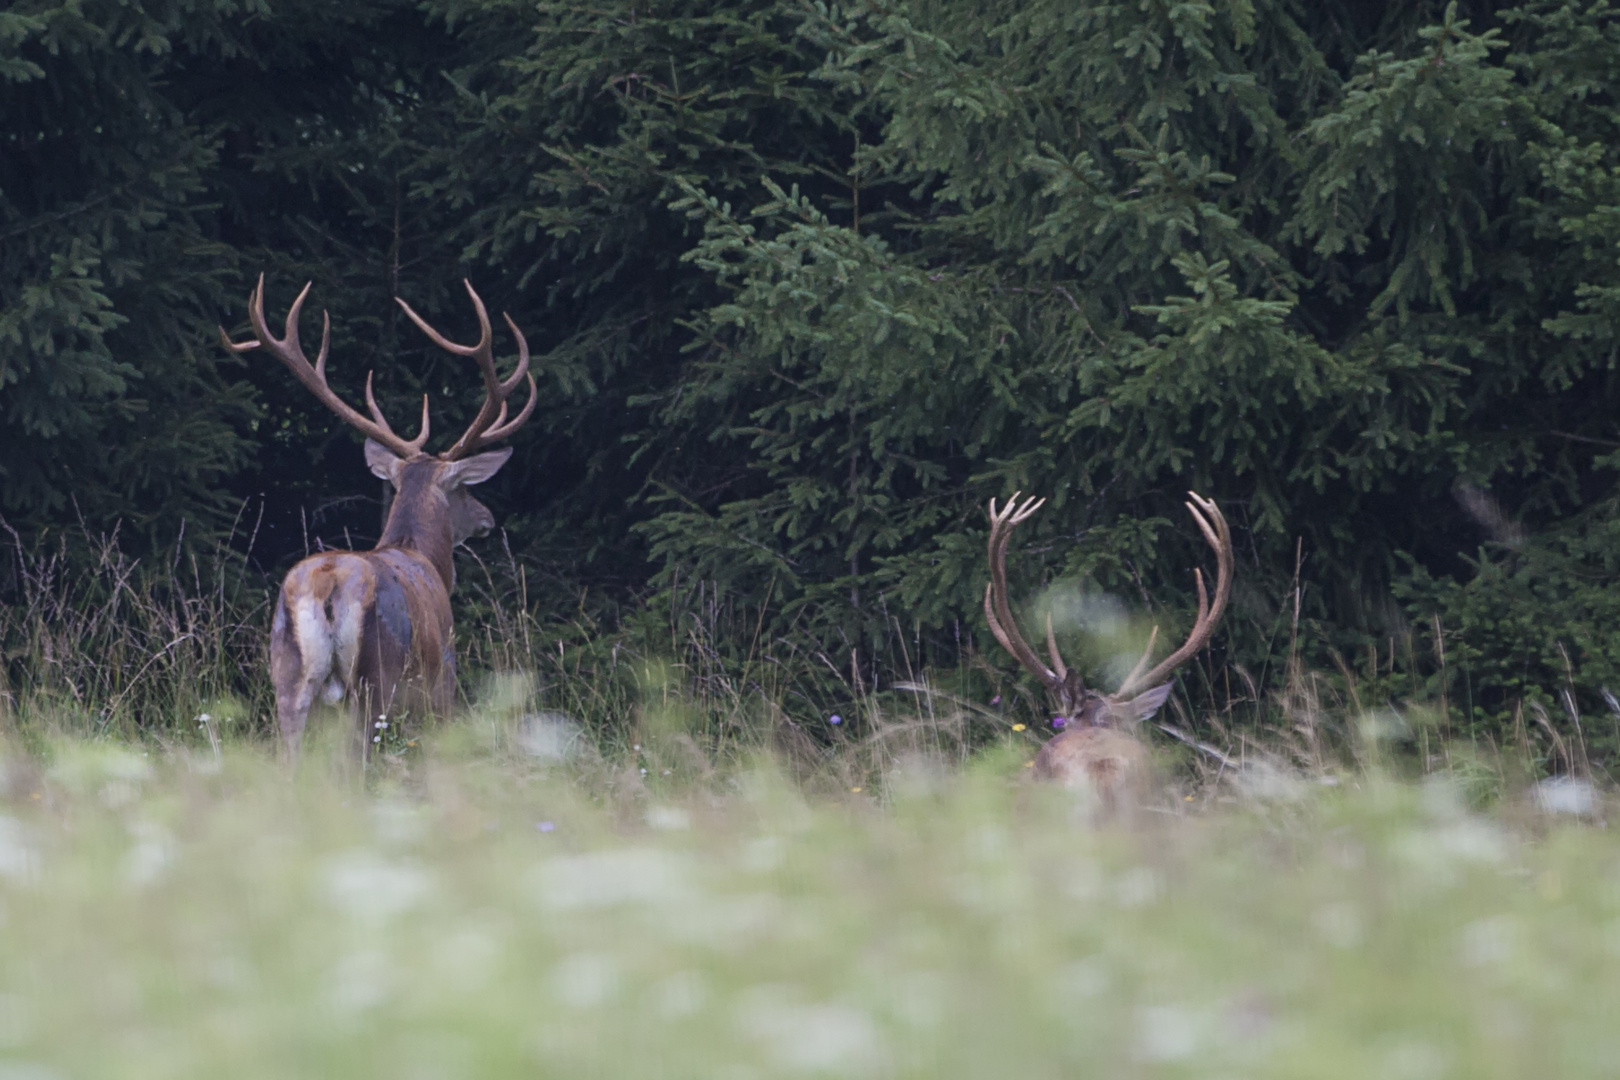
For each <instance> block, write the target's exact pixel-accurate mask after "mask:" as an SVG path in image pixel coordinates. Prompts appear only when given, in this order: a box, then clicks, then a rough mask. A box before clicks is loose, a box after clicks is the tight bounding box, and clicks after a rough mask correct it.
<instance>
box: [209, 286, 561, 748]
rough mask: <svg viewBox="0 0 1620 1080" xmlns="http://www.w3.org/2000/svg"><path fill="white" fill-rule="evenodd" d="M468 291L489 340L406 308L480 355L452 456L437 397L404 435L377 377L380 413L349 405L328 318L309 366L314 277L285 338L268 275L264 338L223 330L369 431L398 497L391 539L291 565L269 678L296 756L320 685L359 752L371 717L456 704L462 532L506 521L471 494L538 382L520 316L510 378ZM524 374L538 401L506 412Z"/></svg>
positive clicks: (260, 294) (371, 456) (259, 333)
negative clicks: (331, 363) (273, 329)
mask: <svg viewBox="0 0 1620 1080" xmlns="http://www.w3.org/2000/svg"><path fill="white" fill-rule="evenodd" d="M463 284H465V285H466V286H467V295H468V296H470V297H472V302H473V308H474V310H476V311H477V312H478V325H479V328H480V330H481V331H482V336H481V337H480V338H479V340H478V344H476V345H457V344H455V343H454V342H451V341H449V340H447V339H445V337H444V336H443V335H441V334H440V333H439V332H438V331H436V330H434V329H433V328H432V327H431V326H429V325H428V324H427V323H426V322H425V321H424V320H423V319H422V317H421V316H419V315H417V313H416V312H414V311H412V310H411V307H410V305H409V304H407V303H405V301H403V300H399V301H398V303H399V306H400V307H402V308H404V309H405V314H406V315H408V316H410V318H411V321H412V322H414V323H415V324H416V325H417V326H419V327H420V328H421V329H422V331H423V332H424V333H426V334H427V336H428V337H429V338H431V339H432V340H433V342H434V344H436V345H438V346H439V347H440V348H441V349H444V350H446V351H447V352H451V353H454V354H455V355H457V356H470V357H472V359H473V360H474V362H476V363H477V365H478V370H479V373H480V374H481V375H482V376H483V380H484V403H483V406H482V407H481V408H479V410H478V415H477V416H475V417H474V418H473V422H472V423H471V424H470V425H469V426H468V428H467V430H466V431H465V432H463V433H462V436H461V438H459V439H457V440H456V442H455V445H453V446H451V447H450V449H448V450H446V451H444V452H443V453H442V454H437V455H432V454H427V453H424V452H423V450H422V445H423V444H424V443H425V442H427V438H428V399H427V396H426V395H423V397H422V429H421V431H420V432H419V433H418V434H417V436H416V438H414V439H409V440H407V439H404V438H401V437H400V436H398V435H396V434H394V431H393V429H392V428H390V427H389V426H388V421H387V420H385V419H384V418H383V414H382V410H381V409H379V408H378V407H377V400H376V398H375V397H373V396H372V392H371V376H370V375H369V374H368V375H367V376H366V409H367V410H368V411H369V412H370V414H371V416H370V417H369V418H367V417H365V416H362V415H361V414H360V413H359V412H358V411H357V410H355V409H354V408H352V407H350V406H349V405H348V404H347V403H346V402H344V401H343V399H341V398H340V397H338V396H337V394H335V393H333V391H332V388H331V387H330V386H328V385H327V383H326V351H327V346H328V345H329V344H330V342H331V336H332V320H331V317H330V316H328V315H326V314H325V313H324V312H323V313H322V327H321V351H320V354H319V355H317V356H316V357H315V363H314V365H313V366H311V365H310V362H309V360H308V359H307V358H306V357H305V356H304V350H303V348H302V347H301V346H300V345H299V343H298V315H299V311H300V310H301V309H302V308H303V306H304V298H305V297H307V296H308V295H309V290H310V286H309V285H305V286H304V291H303V292H301V293H299V294H298V299H297V300H295V301H293V305H292V308H291V309H290V310H289V311H288V312H287V325H286V329H285V330H284V331H283V334H282V337H281V338H280V339H279V340H278V339H277V338H275V337H274V336H272V335H271V333H270V331H269V328H268V327H267V326H266V324H265V321H264V276H263V275H260V277H259V285H258V288H256V289H254V290H253V295H252V296H251V297H249V299H248V320H249V322H250V324H251V325H252V327H253V333H254V339H253V340H251V341H244V342H241V343H239V344H238V343H236V342H233V341H231V339H230V337H229V335H227V334H226V333H225V331H224V329H223V328H221V329H220V332H219V336H220V340H221V341H223V342H224V343H225V347H226V348H227V349H230V350H231V351H232V352H238V353H241V352H247V351H248V350H250V349H258V348H263V349H265V350H266V351H267V352H269V353H270V354H272V355H273V356H275V358H276V359H278V360H280V361H281V362H282V363H283V364H285V365H287V368H288V370H289V371H291V372H292V373H293V375H294V377H296V378H297V379H298V381H299V382H301V383H303V384H304V386H305V387H306V388H307V389H308V390H309V391H310V392H311V393H312V394H314V395H315V397H316V398H317V399H319V400H320V402H321V403H322V404H323V405H325V406H326V407H327V408H328V409H331V410H332V411H333V412H334V413H336V414H337V415H338V416H339V417H340V418H342V419H343V420H344V421H346V422H347V423H348V424H349V425H351V426H352V427H354V428H356V429H357V430H359V431H360V432H361V433H362V434H363V435H365V436H366V464H367V465H369V466H371V471H372V472H373V473H375V474H376V475H377V476H379V477H381V478H382V479H384V480H386V481H388V482H389V484H391V485H392V486H393V489H394V501H393V505H392V506H391V507H390V508H389V511H388V519H387V521H385V522H384V523H383V533H382V538H381V539H380V540H378V541H377V546H376V547H374V548H372V549H371V550H370V551H328V552H325V553H323V554H320V555H311V556H309V557H308V558H305V559H304V560H303V561H301V562H300V563H299V564H298V565H297V566H294V567H293V568H292V570H291V571H290V572H288V574H287V577H286V579H285V580H283V581H282V583H281V595H280V597H279V598H278V599H277V600H276V612H275V617H274V619H273V621H272V623H271V626H270V679H271V682H273V683H274V684H275V688H276V721H277V724H278V726H279V727H280V729H281V740H282V746H283V748H284V750H285V753H286V755H287V756H288V757H289V758H290V759H293V760H296V759H297V757H298V752H299V748H300V746H301V745H302V743H303V738H304V724H305V722H306V721H307V720H308V718H309V709H310V706H311V704H312V703H313V702H314V700H315V695H316V694H317V693H319V694H320V695H321V696H322V697H324V698H325V699H326V700H327V701H329V702H333V703H336V702H338V701H342V700H344V699H345V698H347V699H348V703H349V712H350V715H351V716H352V718H353V720H354V725H355V736H356V738H357V740H358V744H359V747H358V749H359V754H360V759H361V761H362V762H363V761H364V760H365V757H366V754H367V751H369V749H370V747H371V735H372V732H373V727H372V724H373V722H374V721H375V722H376V723H377V724H379V725H380V724H382V723H384V722H386V721H387V720H388V718H389V717H390V716H394V715H397V713H398V711H400V710H404V709H411V708H418V707H425V708H427V709H429V710H431V711H433V712H435V713H438V714H441V715H442V714H444V713H446V712H448V711H449V710H450V707H451V705H452V703H453V702H454V701H455V695H456V657H455V649H454V643H453V641H452V638H451V620H450V590H451V589H452V588H454V587H455V583H456V570H455V563H454V561H453V559H452V551H453V549H454V548H455V546H456V545H457V544H459V543H461V542H462V541H464V540H466V539H468V538H469V537H474V536H483V535H485V534H486V533H488V532H489V530H490V529H492V528H494V526H495V518H494V517H493V515H491V514H490V512H489V508H488V507H486V506H485V505H484V504H483V503H481V502H479V501H478V500H477V499H475V498H473V497H472V495H470V494H469V493H468V492H467V490H466V489H467V485H469V484H481V483H483V482H484V481H485V480H488V479H489V478H490V477H491V476H494V475H495V473H496V471H497V470H498V469H499V468H500V467H501V466H502V465H504V464H506V460H507V458H509V457H511V456H512V451H511V449H510V448H508V449H505V450H493V451H490V452H488V453H482V454H480V453H476V452H475V451H478V450H482V449H483V448H484V447H486V446H489V445H490V444H491V443H494V442H496V441H498V440H500V439H504V438H506V437H507V436H509V435H511V434H512V433H513V432H515V431H516V430H517V429H518V428H520V427H522V426H523V424H524V422H525V421H526V420H528V419H529V415H530V414H531V413H533V412H534V405H535V382H534V376H533V375H532V374H530V373H529V346H528V342H527V341H525V340H524V338H523V333H522V331H520V330H519V329H518V328H517V324H516V323H514V322H513V321H512V317H511V316H510V315H508V316H506V325H507V326H509V327H511V329H512V336H513V337H515V338H516V339H517V346H518V362H517V367H516V368H515V369H514V370H513V372H512V374H511V375H509V376H507V377H506V378H505V379H504V380H503V379H501V378H500V377H499V376H498V375H497V374H496V371H495V356H494V349H493V343H494V332H493V331H492V329H491V328H490V324H489V314H488V313H487V312H486V311H485V310H484V302H483V301H482V300H480V299H479V297H478V293H477V292H475V291H474V290H473V287H472V284H471V283H470V282H463ZM525 381H527V382H528V384H529V400H528V402H527V403H526V404H525V405H524V406H523V410H522V411H521V412H519V413H518V414H517V416H515V417H513V418H511V419H510V420H509V419H507V408H506V404H507V398H509V397H510V396H511V395H512V392H513V391H514V390H516V389H517V388H518V387H519V386H520V385H522V384H523V383H524V382H525Z"/></svg>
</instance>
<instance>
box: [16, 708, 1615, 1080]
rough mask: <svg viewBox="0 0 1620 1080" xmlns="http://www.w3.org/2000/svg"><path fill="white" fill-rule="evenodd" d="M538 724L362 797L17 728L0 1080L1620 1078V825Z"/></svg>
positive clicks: (449, 733) (455, 752) (1365, 791)
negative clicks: (1078, 795)
mask: <svg viewBox="0 0 1620 1080" xmlns="http://www.w3.org/2000/svg"><path fill="white" fill-rule="evenodd" d="M519 723H520V720H519V718H518V717H517V716H516V715H515V714H513V715H509V716H508V715H496V714H493V713H483V714H474V715H473V716H471V717H469V718H467V719H464V720H462V721H460V722H458V723H457V724H454V725H451V726H448V727H446V728H444V729H441V730H440V731H439V732H438V733H436V735H434V736H432V737H431V738H427V739H424V744H425V745H424V746H423V747H420V748H416V749H413V750H411V751H410V753H409V756H408V757H407V758H405V759H403V760H405V761H406V762H408V766H399V767H396V768H394V769H393V770H391V771H389V772H386V773H385V774H384V775H383V777H382V778H381V779H376V780H374V781H373V782H372V783H371V784H370V785H368V786H361V785H359V784H358V783H356V782H355V781H354V780H353V779H352V778H350V777H346V776H345V775H344V768H343V767H342V765H341V763H340V762H339V761H338V760H337V759H335V758H333V757H331V756H330V755H326V756H323V753H322V752H321V751H319V749H318V748H317V751H316V752H315V753H314V754H312V757H311V759H310V760H309V761H307V762H306V765H305V767H304V768H303V770H302V771H301V772H300V774H299V776H298V777H297V779H296V780H289V779H288V778H287V776H286V774H284V773H283V772H282V771H281V770H279V769H278V768H277V767H276V766H275V765H274V764H273V763H272V762H271V761H270V760H269V759H268V757H267V754H266V751H265V749H264V748H263V747H262V745H259V744H257V743H255V742H252V741H245V742H234V741H232V740H230V739H229V738H227V739H226V740H225V741H224V742H223V744H222V745H221V746H220V749H219V752H218V754H216V753H214V752H212V751H211V750H209V749H208V748H207V747H206V746H203V747H201V748H195V749H186V748H183V747H175V746H171V747H170V748H168V749H164V748H162V747H160V746H158V745H156V744H150V745H146V746H145V747H144V748H143V747H140V746H133V745H131V744H127V743H117V742H110V741H100V742H97V741H86V740H83V739H73V738H68V737H57V738H55V739H54V740H53V741H49V742H48V743H46V744H44V745H39V746H36V750H35V752H34V753H31V754H23V753H22V752H21V751H14V752H13V753H12V754H11V756H10V758H9V760H8V766H7V769H6V772H5V776H6V789H5V795H4V806H3V808H0V814H3V816H0V1080H23V1078H28V1080H46V1078H50V1077H61V1078H68V1077H153V1078H157V1077H163V1078H174V1077H209V1078H218V1077H231V1078H247V1077H260V1076H263V1077H305V1076H310V1077H314V1076H333V1077H337V1076H341V1077H367V1076H378V1077H391V1078H405V1080H410V1078H431V1077H447V1078H448V1077H500V1076H523V1077H533V1076H558V1077H638V1078H639V1077H719V1078H735V1080H744V1078H748V1077H777V1076H789V1077H791V1076H837V1077H956V1076H961V1077H987V1078H988V1077H1021V1078H1030V1077H1048V1076H1049V1077H1073V1076H1105V1077H1134V1076H1142V1077H1157V1076H1165V1077H1174V1076H1210V1077H1234V1078H1235V1077H1263V1076H1272V1077H1289V1078H1302V1077H1304V1078H1309V1077H1346V1078H1349V1077H1355V1078H1362V1077H1391V1078H1422V1077H1528V1076H1540V1077H1547V1076H1560V1077H1568V1076H1611V1075H1614V1073H1615V1071H1616V1069H1617V1064H1616V1063H1617V1062H1620V1024H1617V1023H1616V1021H1615V1017H1616V1016H1617V1015H1620V841H1617V839H1616V838H1615V837H1614V836H1613V835H1612V834H1611V833H1610V832H1608V831H1606V830H1605V829H1603V828H1601V827H1598V826H1595V825H1592V824H1578V823H1574V822H1571V821H1568V820H1564V821H1554V820H1552V819H1550V818H1546V817H1543V816H1538V815H1537V814H1535V813H1533V812H1531V811H1530V810H1528V809H1520V810H1515V809H1513V807H1514V806H1515V805H1517V804H1515V803H1514V802H1513V801H1512V800H1511V799H1510V800H1505V801H1503V802H1502V803H1500V804H1499V805H1498V806H1497V808H1496V809H1494V810H1493V811H1492V812H1490V813H1489V814H1482V813H1478V812H1474V811H1471V810H1469V809H1468V808H1467V806H1466V805H1465V800H1464V799H1463V797H1462V795H1461V793H1460V792H1461V790H1462V789H1461V788H1458V787H1454V786H1453V785H1452V784H1451V782H1449V781H1448V780H1447V779H1446V778H1445V777H1444V776H1443V775H1442V776H1434V777H1430V778H1429V779H1428V780H1426V781H1424V782H1422V783H1405V782H1400V781H1397V780H1394V779H1389V778H1386V777H1384V776H1383V775H1381V774H1380V773H1379V772H1377V771H1376V770H1373V771H1368V772H1364V773H1361V774H1359V775H1348V774H1346V775H1344V776H1342V777H1341V780H1340V782H1339V783H1338V784H1337V785H1336V786H1332V787H1329V786H1324V785H1321V784H1311V783H1304V782H1296V783H1292V784H1281V785H1276V784H1274V785H1272V786H1271V790H1272V792H1273V794H1280V795H1281V796H1282V797H1281V798H1275V799H1272V800H1271V801H1259V800H1257V799H1254V798H1246V799H1240V798H1238V797H1236V796H1233V795H1224V794H1222V793H1223V792H1225V791H1226V790H1227V789H1226V788H1224V787H1217V788H1212V789H1211V790H1210V792H1209V799H1208V804H1209V805H1205V804H1204V803H1201V802H1199V803H1181V804H1180V806H1181V807H1182V808H1183V810H1184V812H1182V813H1169V812H1166V813H1153V814H1148V815H1146V820H1145V821H1144V822H1143V823H1142V824H1141V825H1140V826H1139V827H1137V828H1135V829H1132V830H1128V831H1127V830H1124V829H1117V828H1116V829H1108V828H1104V829H1098V828H1094V827H1091V826H1089V825H1088V824H1086V821H1085V815H1084V813H1083V809H1082V808H1078V807H1076V806H1075V805H1074V804H1073V803H1072V801H1071V800H1070V798H1069V797H1068V796H1066V795H1065V794H1063V793H1061V792H1055V791H1050V790H1045V789H1036V788H1033V787H1031V786H1030V785H1028V784H1025V783H1023V782H1021V777H1022V774H1023V770H1022V768H1021V765H1022V763H1023V761H1024V760H1025V759H1026V758H1027V756H1028V753H1027V747H1025V746H1024V745H1023V744H1014V743H1008V744H1005V745H1003V746H1002V747H1001V748H999V749H996V748H992V749H990V750H987V751H985V752H982V753H980V754H979V755H977V756H975V757H974V758H972V759H971V760H970V761H969V763H968V764H967V766H966V767H965V768H962V769H951V770H938V769H935V770H930V769H914V770H913V771H912V773H911V774H910V778H909V779H907V778H906V777H905V775H903V773H895V774H891V775H890V777H889V782H888V783H886V784H884V785H883V788H882V796H881V798H875V797H874V796H873V794H872V793H871V791H870V790H861V791H849V790H847V789H840V790H836V791H834V792H833V793H827V794H822V795H818V796H806V795H805V794H804V790H805V789H804V788H803V787H801V786H799V785H796V784H794V783H792V782H790V781H789V780H787V779H786V778H784V777H783V775H781V774H780V773H779V772H778V771H776V769H775V767H774V765H773V763H772V759H771V758H769V757H766V756H761V757H759V758H757V759H754V760H752V761H749V760H747V759H746V758H740V759H739V760H738V762H737V763H735V764H734V765H732V766H730V767H728V768H727V769H726V770H725V771H724V774H721V773H718V772H710V773H708V774H707V775H702V776H694V777H693V778H692V779H687V780H681V779H679V778H678V777H676V776H673V775H672V776H671V777H669V778H664V777H663V776H662V775H661V773H662V769H655V770H653V771H652V773H651V775H649V776H647V777H645V778H644V777H643V776H642V775H641V770H640V768H638V767H636V765H635V759H630V760H629V761H628V762H627V763H621V764H618V765H615V764H614V763H612V762H610V761H604V760H602V759H600V758H596V757H594V756H593V755H591V754H589V753H587V754H584V755H581V756H577V757H575V758H574V759H573V760H572V761H571V762H564V763H558V762H557V761H556V757H557V755H556V754H554V753H552V752H551V751H550V750H548V749H546V748H542V750H543V751H544V752H542V753H541V754H540V756H538V757H536V756H533V754H532V753H525V752H524V751H523V749H522V747H523V746H524V745H529V746H530V750H533V746H532V743H533V739H532V736H533V732H532V731H529V732H527V733H526V732H525V731H523V730H520V729H519V728H518V727H517V725H518V724H519ZM525 738H529V739H530V743H529V744H524V742H523V740H524V739H525ZM552 749H555V747H552ZM587 749H588V748H587ZM548 761H549V762H551V763H550V764H547V762H548ZM672 771H673V770H672Z"/></svg>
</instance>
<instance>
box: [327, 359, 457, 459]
mask: <svg viewBox="0 0 1620 1080" xmlns="http://www.w3.org/2000/svg"><path fill="white" fill-rule="evenodd" d="M322 355H323V356H324V355H325V350H324V349H323V350H322ZM317 370H318V369H317ZM371 376H372V372H369V371H368V372H366V408H367V409H369V410H371V418H372V419H373V420H375V421H376V422H377V423H378V424H379V425H381V426H382V427H384V428H388V431H389V432H390V433H392V432H393V429H392V428H389V427H388V421H387V420H386V419H384V418H383V414H382V410H381V409H379V408H378V407H377V399H376V397H375V396H373V395H372V393H371ZM432 428H433V425H432V422H431V421H430V420H429V419H428V396H427V395H426V394H423V395H422V427H421V429H420V430H418V431H417V433H416V438H414V439H412V440H410V441H409V442H407V443H405V446H406V447H407V448H408V449H409V450H410V453H409V454H406V455H405V456H406V457H411V456H412V455H415V454H420V453H421V452H422V447H423V445H424V444H426V443H427V441H428V433H429V432H430V431H431V430H432Z"/></svg>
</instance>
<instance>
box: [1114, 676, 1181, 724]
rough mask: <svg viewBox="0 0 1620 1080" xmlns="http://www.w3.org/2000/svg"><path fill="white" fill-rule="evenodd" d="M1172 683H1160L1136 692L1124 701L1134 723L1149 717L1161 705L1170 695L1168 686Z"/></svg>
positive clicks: (1172, 684)
mask: <svg viewBox="0 0 1620 1080" xmlns="http://www.w3.org/2000/svg"><path fill="white" fill-rule="evenodd" d="M1174 685H1175V684H1174V683H1161V684H1160V685H1158V686H1155V687H1154V688H1153V689H1151V690H1147V691H1144V692H1142V693H1140V694H1137V695H1136V696H1135V697H1133V698H1131V700H1129V701H1127V702H1126V703H1125V709H1126V711H1127V712H1128V713H1129V714H1130V718H1131V720H1132V721H1133V722H1135V723H1138V724H1139V723H1141V722H1142V721H1143V720H1148V719H1151V718H1152V716H1153V714H1154V713H1156V712H1158V711H1159V709H1160V708H1162V707H1163V705H1164V703H1165V700H1166V699H1167V698H1169V697H1170V688H1171V687H1172V686H1174Z"/></svg>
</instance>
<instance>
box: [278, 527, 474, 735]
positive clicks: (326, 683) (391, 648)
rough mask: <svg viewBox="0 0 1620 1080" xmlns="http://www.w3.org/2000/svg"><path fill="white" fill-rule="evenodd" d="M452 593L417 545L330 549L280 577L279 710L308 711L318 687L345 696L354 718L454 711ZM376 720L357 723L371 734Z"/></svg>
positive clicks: (327, 695)
mask: <svg viewBox="0 0 1620 1080" xmlns="http://www.w3.org/2000/svg"><path fill="white" fill-rule="evenodd" d="M450 628H451V619H450V598H449V597H448V596H447V595H446V594H445V590H444V586H443V584H442V583H441V582H440V581H439V577H438V574H437V572H436V571H435V570H434V568H433V566H432V564H431V563H429V562H428V561H427V560H426V559H425V558H422V557H421V556H419V555H416V554H415V553H413V552H409V551H403V550H399V549H384V550H380V551H367V552H347V551H343V552H332V553H330V554H327V555H317V556H315V557H314V558H311V559H306V560H304V561H303V562H301V563H299V564H298V565H297V566H295V567H293V569H292V572H291V573H289V574H288V575H287V579H286V580H285V581H284V582H282V585H281V595H280V597H279V598H278V599H277V601H276V610H275V616H274V618H273V620H272V622H271V624H270V678H271V681H272V682H273V683H274V685H275V689H276V708H277V712H278V713H280V714H281V715H289V711H291V714H294V715H300V716H302V715H305V714H306V713H307V711H308V709H309V707H310V706H311V705H312V704H313V703H314V702H315V699H316V696H317V695H319V696H320V697H321V698H323V699H324V700H326V701H327V702H330V703H333V704H336V703H337V702H339V701H343V700H345V699H347V700H348V703H349V711H350V713H351V714H353V715H354V716H355V718H356V719H360V718H370V717H372V716H384V715H394V714H395V711H396V708H397V707H399V706H403V707H405V708H407V709H408V708H411V707H413V706H416V705H420V706H424V707H426V708H428V709H431V710H433V711H435V712H439V713H443V712H446V711H448V709H449V707H450V705H451V702H450V701H449V700H448V699H449V697H450V695H451V694H452V693H453V692H454V687H455V655H454V653H453V652H452V650H451V633H450ZM368 729H369V725H367V726H357V729H356V730H357V734H358V735H359V737H360V738H362V739H364V738H365V737H366V733H367V731H368Z"/></svg>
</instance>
